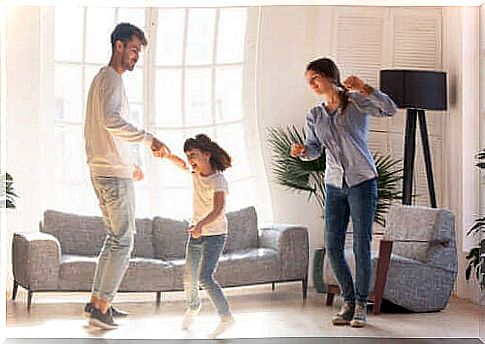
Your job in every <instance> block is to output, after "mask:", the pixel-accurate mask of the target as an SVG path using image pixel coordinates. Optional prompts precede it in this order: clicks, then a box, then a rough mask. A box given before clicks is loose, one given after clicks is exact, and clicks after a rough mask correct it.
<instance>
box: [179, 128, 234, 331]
mask: <svg viewBox="0 0 485 344" xmlns="http://www.w3.org/2000/svg"><path fill="white" fill-rule="evenodd" d="M184 152H185V154H186V155H187V159H188V162H189V164H190V166H191V167H192V174H191V175H192V179H193V187H194V195H193V217H192V224H191V226H190V227H189V228H188V232H189V233H190V237H189V241H188V243H187V249H186V255H185V273H184V291H185V295H186V300H187V306H188V309H187V311H186V313H185V315H184V318H183V321H182V328H183V329H188V328H189V326H190V325H191V324H192V322H193V320H194V317H195V316H196V315H197V314H198V313H199V311H200V308H201V301H200V297H199V283H200V286H201V287H202V288H203V289H204V290H205V291H206V292H207V294H208V295H209V298H210V299H211V301H212V303H213V304H214V306H215V307H216V309H217V312H218V313H219V316H220V318H221V321H220V323H219V326H218V327H217V328H216V330H215V331H214V333H213V334H212V335H213V336H216V335H217V334H219V333H221V332H222V331H224V330H225V329H226V328H227V327H228V326H229V325H231V324H232V323H233V321H234V320H233V317H232V315H231V311H230V309H229V304H228V302H227V299H226V297H225V296H224V293H223V292H222V290H221V287H220V286H219V284H218V283H217V281H215V280H214V272H215V270H216V268H217V263H218V261H219V257H220V255H221V253H222V250H223V248H224V244H225V241H226V236H227V220H226V217H225V215H224V209H225V199H226V195H227V194H228V187H227V182H226V179H225V178H224V175H223V174H222V172H223V171H224V170H225V169H226V168H228V167H230V166H231V157H230V156H229V154H227V152H226V151H225V150H224V149H222V148H221V147H220V146H219V145H218V144H217V143H215V142H214V141H212V140H211V139H210V138H209V137H208V136H206V135H204V134H199V135H197V136H196V137H195V138H189V139H187V140H186V141H185V143H184ZM172 162H174V163H176V161H173V160H172ZM178 164H179V166H180V167H183V165H182V163H180V162H179V163H178Z"/></svg>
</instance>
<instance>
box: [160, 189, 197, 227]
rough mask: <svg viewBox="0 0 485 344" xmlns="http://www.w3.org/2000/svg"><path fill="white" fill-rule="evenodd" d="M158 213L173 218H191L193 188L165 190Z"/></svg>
mask: <svg viewBox="0 0 485 344" xmlns="http://www.w3.org/2000/svg"><path fill="white" fill-rule="evenodd" d="M156 214H157V215H159V216H163V217H168V218H172V219H187V220H188V219H189V218H190V217H191V216H192V193H191V189H189V188H188V187H187V188H183V189H171V188H167V189H164V190H163V195H162V196H161V204H160V205H159V207H158V211H157V212H156Z"/></svg>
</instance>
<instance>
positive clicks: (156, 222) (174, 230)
mask: <svg viewBox="0 0 485 344" xmlns="http://www.w3.org/2000/svg"><path fill="white" fill-rule="evenodd" d="M152 225H153V234H152V235H153V250H154V252H153V253H154V257H155V258H159V259H164V260H170V259H177V258H184V257H185V244H186V243H187V238H188V234H187V228H188V226H189V223H188V222H187V221H179V220H173V219H167V218H163V217H158V216H157V217H155V218H154V219H153V223H152Z"/></svg>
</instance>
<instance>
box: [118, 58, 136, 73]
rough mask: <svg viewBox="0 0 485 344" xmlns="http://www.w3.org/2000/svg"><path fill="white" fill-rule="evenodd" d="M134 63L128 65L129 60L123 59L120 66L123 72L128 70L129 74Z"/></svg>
mask: <svg viewBox="0 0 485 344" xmlns="http://www.w3.org/2000/svg"><path fill="white" fill-rule="evenodd" d="M135 65H136V62H135V63H133V65H131V64H130V60H128V59H126V58H125V57H123V58H122V59H121V66H122V67H123V69H124V70H129V71H130V72H131V71H132V70H133V69H134V68H135Z"/></svg>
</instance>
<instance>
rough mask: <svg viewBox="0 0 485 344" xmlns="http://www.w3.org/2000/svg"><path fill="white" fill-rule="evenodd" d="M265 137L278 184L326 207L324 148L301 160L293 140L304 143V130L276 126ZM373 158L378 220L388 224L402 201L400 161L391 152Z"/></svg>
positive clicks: (273, 172) (376, 154)
mask: <svg viewBox="0 0 485 344" xmlns="http://www.w3.org/2000/svg"><path fill="white" fill-rule="evenodd" d="M266 137H267V141H268V144H269V147H270V151H271V172H272V174H273V180H274V182H275V183H276V184H279V185H281V186H284V187H285V188H286V189H288V190H290V191H293V192H297V193H301V192H303V193H307V195H308V199H311V198H313V199H315V201H316V202H317V204H318V205H319V207H320V208H321V211H322V215H323V212H324V207H325V167H326V162H325V158H326V156H325V151H323V153H322V155H321V156H320V157H319V158H318V159H315V160H313V161H302V160H301V159H299V158H293V157H291V156H290V149H291V145H292V144H293V143H300V144H303V143H304V141H305V132H304V130H301V132H300V131H299V130H298V129H297V128H296V127H295V126H288V127H286V128H280V127H273V128H268V129H267V130H266ZM373 158H374V160H375V163H376V169H377V172H378V174H379V177H378V178H377V193H378V201H377V209H376V215H375V218H374V220H375V222H376V223H379V224H381V225H383V226H385V215H386V214H387V212H388V210H389V208H390V207H391V205H392V204H393V203H394V202H395V201H400V200H401V197H402V193H401V191H400V187H401V181H402V171H403V168H402V163H401V160H394V159H393V158H392V157H391V156H389V155H382V154H379V153H375V154H374V155H373Z"/></svg>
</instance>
